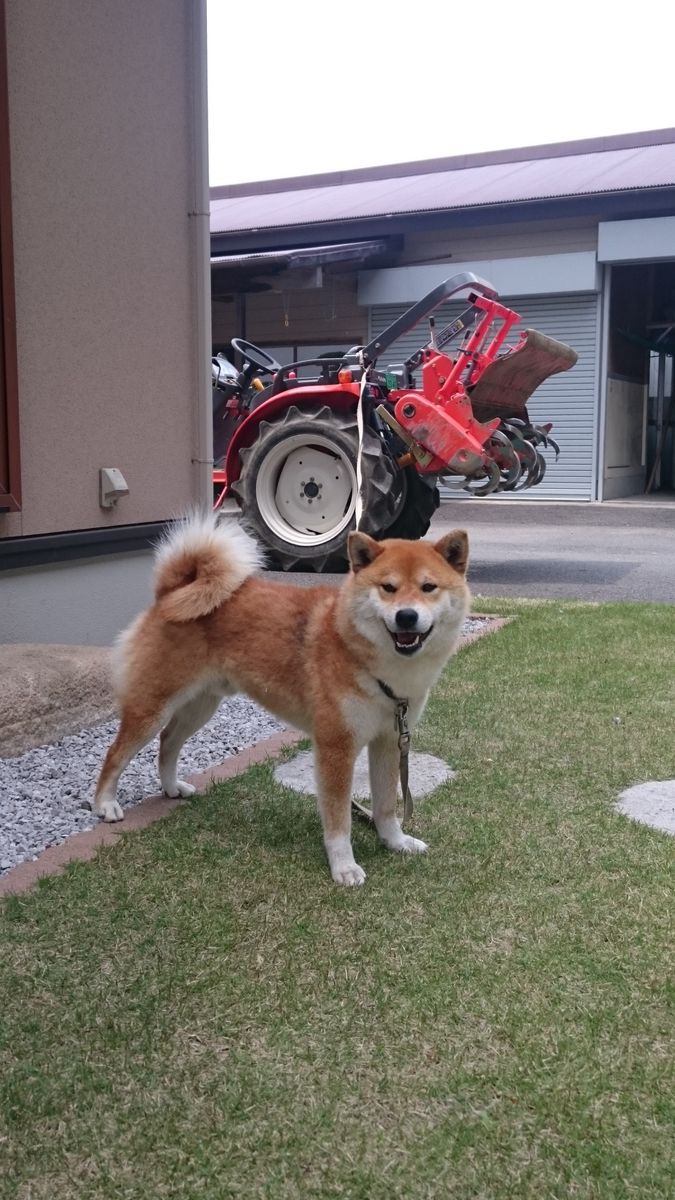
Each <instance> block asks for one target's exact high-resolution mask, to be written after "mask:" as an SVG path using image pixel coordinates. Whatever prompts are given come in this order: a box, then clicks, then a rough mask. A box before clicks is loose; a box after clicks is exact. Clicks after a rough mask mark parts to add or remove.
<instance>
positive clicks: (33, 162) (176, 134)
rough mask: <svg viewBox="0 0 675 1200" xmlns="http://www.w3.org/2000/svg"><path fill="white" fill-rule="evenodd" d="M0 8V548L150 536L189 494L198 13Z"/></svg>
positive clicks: (22, 2) (20, 2)
mask: <svg viewBox="0 0 675 1200" xmlns="http://www.w3.org/2000/svg"><path fill="white" fill-rule="evenodd" d="M197 7H198V6H197ZM6 10H7V42H8V66H9V115H10V143H11V157H12V197H13V225H14V256H15V273H16V308H17V339H18V370H19V397H20V422H21V457H22V477H23V498H24V504H23V512H22V513H21V514H16V515H14V516H11V517H9V516H2V515H0V537H2V536H3V535H7V536H16V535H17V534H38V533H49V532H56V531H61V530H69V529H81V528H92V527H99V526H102V527H105V526H109V525H115V524H126V523H134V522H152V521H156V520H161V519H163V518H165V517H166V516H168V515H170V514H171V513H173V512H175V511H176V510H179V509H181V508H182V507H184V506H185V505H187V504H188V503H189V502H190V501H191V500H193V499H194V498H195V497H196V495H197V494H198V490H197V489H198V472H197V470H196V469H195V467H194V466H193V461H192V460H193V459H194V460H196V459H197V458H199V454H198V453H197V445H198V405H199V386H200V385H199V371H200V369H201V368H200V357H201V355H202V351H201V349H200V346H199V341H198V331H197V329H196V319H195V312H196V295H195V292H196V281H197V270H196V261H195V260H196V253H197V252H196V246H197V240H196V238H195V221H194V218H193V217H191V215H190V214H191V212H194V211H195V203H194V189H195V183H194V180H195V153H196V149H195V140H196V139H195V135H194V111H193V110H194V106H195V103H196V101H195V94H196V91H197V87H198V84H197V81H196V75H197V55H196V53H195V48H194V44H193V27H192V22H193V20H194V11H195V5H193V3H192V2H191V0H143V3H142V4H139V3H138V2H137V0H96V3H94V4H92V3H91V0H68V3H66V4H59V3H54V2H53V0H6ZM101 466H116V467H119V468H120V470H121V471H122V472H123V474H124V476H125V478H126V480H127V483H128V486H129V489H130V495H129V496H128V497H125V498H124V499H122V500H120V502H119V504H118V506H117V508H115V509H114V510H112V511H106V510H103V509H101V508H100V507H99V503H98V471H99V467H101Z"/></svg>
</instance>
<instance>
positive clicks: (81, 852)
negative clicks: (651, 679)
mask: <svg viewBox="0 0 675 1200" xmlns="http://www.w3.org/2000/svg"><path fill="white" fill-rule="evenodd" d="M471 617H473V618H476V619H477V620H489V621H490V624H489V625H487V626H485V627H484V628H483V629H476V630H475V631H474V632H473V633H467V634H465V635H464V636H463V637H462V638H460V641H459V644H458V646H457V649H458V650H463V649H464V647H465V646H469V645H471V644H472V643H473V642H476V641H478V639H479V638H482V637H485V635H486V634H488V633H496V632H497V630H499V629H501V628H503V626H504V625H508V624H509V621H510V620H511V618H510V617H494V616H492V615H491V614H490V613H471ZM306 736H307V735H306V734H304V733H300V732H298V730H297V729H282V730H281V731H280V732H279V733H273V734H272V736H271V737H268V738H263V739H262V741H260V742H256V744H255V745H254V746H247V747H246V749H245V750H240V752H239V754H233V755H232V757H231V758H226V759H225V761H224V762H222V763H218V764H217V765H216V766H213V767H209V768H208V769H207V770H206V771H197V772H196V773H194V774H192V775H188V776H187V777H186V778H187V782H188V783H191V784H192V785H193V786H194V787H196V788H197V791H198V792H203V791H204V790H205V789H206V788H207V787H208V786H209V784H212V783H220V781H221V780H224V779H232V778H234V776H235V775H241V774H242V773H243V772H244V771H247V770H248V768H249V767H252V766H254V765H255V764H256V763H262V762H265V761H266V760H267V759H269V758H274V757H275V756H276V755H277V754H278V753H279V751H280V750H283V749H285V747H287V746H296V745H297V744H298V742H301V741H302V740H303V739H304V738H305V737H306ZM187 803H189V801H187V800H183V799H181V798H180V797H176V799H173V800H172V799H170V798H169V797H168V796H164V795H161V794H160V795H154V796H146V798H145V799H144V800H141V801H140V802H139V803H138V804H135V805H134V806H133V807H132V808H129V809H127V810H126V812H125V814H124V820H123V821H119V822H115V823H114V824H106V823H105V822H103V821H101V822H99V824H98V825H96V826H95V827H94V829H85V830H83V831H82V833H74V834H73V835H72V836H71V837H69V838H66V840H65V842H61V844H60V845H58V846H48V847H47V849H46V850H43V851H42V853H41V854H40V856H39V857H38V858H36V859H34V860H31V861H30V862H22V863H18V864H17V866H16V867H12V869H11V870H10V871H7V873H6V874H5V875H2V876H0V898H2V897H3V896H21V895H25V893H26V892H30V891H31V890H32V889H33V888H34V887H35V885H36V884H37V882H38V881H39V880H40V879H46V878H47V877H48V876H50V875H60V874H62V872H63V871H64V870H65V868H66V866H67V865H68V863H71V862H91V860H92V859H93V858H95V857H96V855H97V854H98V851H99V850H100V849H101V847H102V846H114V845H115V844H116V843H117V841H118V840H119V837H120V835H121V834H123V833H130V832H132V831H133V830H136V829H145V828H146V827H147V826H148V825H153V824H154V822H155V821H161V820H162V819H163V818H164V817H166V816H168V815H169V813H171V812H173V811H174V809H176V808H178V807H179V806H181V805H184V804H187Z"/></svg>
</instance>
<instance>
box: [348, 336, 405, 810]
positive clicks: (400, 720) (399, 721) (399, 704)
mask: <svg viewBox="0 0 675 1200" xmlns="http://www.w3.org/2000/svg"><path fill="white" fill-rule="evenodd" d="M368 371H369V368H368V367H367V366H366V364H365V362H364V361H363V351H361V387H360V390H359V402H358V405H357V407H356V428H357V432H358V439H359V449H358V454H357V456H356V501H355V504H354V512H355V516H356V528H357V529H358V528H359V527H360V525H361V519H362V517H363V496H362V494H361V493H362V488H363V470H362V458H363V433H364V420H363V401H364V397H365V394H366V388H367V386H368ZM377 682H378V685H379V687H380V690H381V691H382V692H384V695H385V696H386V697H387V699H388V700H393V701H394V704H395V705H396V716H395V720H394V729H395V730H396V732H397V734H398V752H399V776H400V780H401V792H402V795H403V822H404V824H405V822H407V821H410V820H411V819H412V815H413V811H414V805H413V798H412V793H411V791H410V785H409V782H408V776H409V764H408V757H409V754H410V728H409V726H408V701H407V699H405V700H404V699H403V698H402V697H401V696H397V695H396V694H395V692H393V691H392V690H391V688H390V687H389V685H388V684H386V683H384V682H383V680H381V679H378V681H377ZM352 808H353V809H354V811H355V812H356V813H357V815H358V816H361V817H365V819H366V820H367V821H372V819H373V814H372V812H371V811H370V809H368V808H366V807H365V805H363V804H359V802H358V801H357V800H352Z"/></svg>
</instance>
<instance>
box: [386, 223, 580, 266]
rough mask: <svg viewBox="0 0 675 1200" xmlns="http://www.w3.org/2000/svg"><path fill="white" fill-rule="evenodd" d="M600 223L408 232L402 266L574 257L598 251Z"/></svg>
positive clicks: (401, 258)
mask: <svg viewBox="0 0 675 1200" xmlns="http://www.w3.org/2000/svg"><path fill="white" fill-rule="evenodd" d="M597 245H598V223H597V221H589V220H587V219H586V218H580V219H578V220H574V219H569V220H567V221H559V222H552V221H529V222H522V223H518V224H512V225H498V226H497V225H489V224H488V225H484V226H483V225H481V226H478V227H476V228H474V229H462V228H453V227H452V226H451V225H450V226H449V227H448V229H447V230H425V231H422V232H419V233H408V234H406V237H405V243H404V247H403V252H402V254H401V255H400V259H399V264H400V265H401V266H405V265H406V264H408V263H422V262H442V261H445V260H446V259H447V260H448V261H449V262H450V263H452V260H453V259H454V260H455V261H456V262H471V261H472V260H473V259H493V258H519V257H529V256H531V255H539V254H571V253H575V252H577V251H584V250H593V251H595V250H596V249H597Z"/></svg>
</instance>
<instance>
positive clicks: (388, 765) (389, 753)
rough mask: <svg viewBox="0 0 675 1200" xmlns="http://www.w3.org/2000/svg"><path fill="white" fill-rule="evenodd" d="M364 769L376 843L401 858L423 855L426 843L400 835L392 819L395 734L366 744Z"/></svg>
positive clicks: (398, 825)
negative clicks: (366, 757)
mask: <svg viewBox="0 0 675 1200" xmlns="http://www.w3.org/2000/svg"><path fill="white" fill-rule="evenodd" d="M368 769H369V772H370V794H371V796H372V800H373V818H374V821H375V828H376V829H377V832H378V834H379V835H380V840H381V841H382V842H383V843H384V845H385V846H386V847H387V849H388V850H396V851H398V852H399V853H402V854H424V853H425V851H426V850H427V844H426V842H422V841H420V839H419V838H414V837H410V835H409V834H407V833H404V832H403V830H402V829H401V823H400V821H399V819H398V817H397V816H396V792H397V788H398V776H399V751H398V739H397V737H396V734H395V733H392V734H380V736H379V737H377V738H374V740H373V741H372V742H371V743H370V745H369V746H368Z"/></svg>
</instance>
